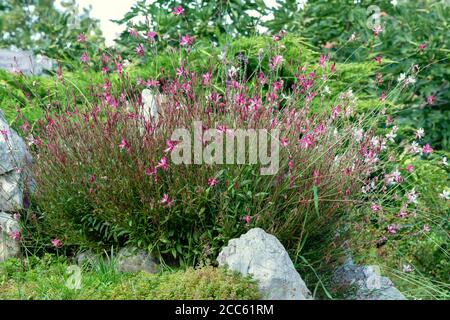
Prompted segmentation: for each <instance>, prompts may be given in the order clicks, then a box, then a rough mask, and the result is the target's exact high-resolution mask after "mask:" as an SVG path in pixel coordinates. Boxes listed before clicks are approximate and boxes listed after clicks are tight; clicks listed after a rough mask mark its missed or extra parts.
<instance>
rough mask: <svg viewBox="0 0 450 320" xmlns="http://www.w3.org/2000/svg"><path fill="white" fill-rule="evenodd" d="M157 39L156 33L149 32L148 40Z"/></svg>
mask: <svg viewBox="0 0 450 320" xmlns="http://www.w3.org/2000/svg"><path fill="white" fill-rule="evenodd" d="M155 37H156V32H155V31H149V32H147V39H148V40H149V41H153V40H155Z"/></svg>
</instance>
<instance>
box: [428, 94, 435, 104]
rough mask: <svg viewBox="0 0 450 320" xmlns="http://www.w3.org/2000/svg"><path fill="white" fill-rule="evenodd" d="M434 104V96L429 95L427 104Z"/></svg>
mask: <svg viewBox="0 0 450 320" xmlns="http://www.w3.org/2000/svg"><path fill="white" fill-rule="evenodd" d="M435 102H436V96H434V95H431V96H428V97H427V103H428V104H434V103H435Z"/></svg>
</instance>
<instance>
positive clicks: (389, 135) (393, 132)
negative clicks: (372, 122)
mask: <svg viewBox="0 0 450 320" xmlns="http://www.w3.org/2000/svg"><path fill="white" fill-rule="evenodd" d="M397 130H398V127H397V126H394V127H393V128H392V131H391V132H389V133H388V134H386V139H388V140H389V141H391V142H395V140H394V139H395V137H396V136H397V134H396V132H397Z"/></svg>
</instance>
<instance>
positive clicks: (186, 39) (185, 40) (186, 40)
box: [180, 35, 193, 47]
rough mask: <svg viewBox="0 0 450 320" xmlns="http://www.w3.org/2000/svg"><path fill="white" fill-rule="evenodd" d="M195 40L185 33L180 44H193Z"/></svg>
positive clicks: (184, 45)
mask: <svg viewBox="0 0 450 320" xmlns="http://www.w3.org/2000/svg"><path fill="white" fill-rule="evenodd" d="M192 42H193V40H192V38H191V37H189V35H185V36H182V37H181V40H180V46H183V47H186V46H187V47H189V46H190V45H191V44H192Z"/></svg>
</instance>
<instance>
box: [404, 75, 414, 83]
mask: <svg viewBox="0 0 450 320" xmlns="http://www.w3.org/2000/svg"><path fill="white" fill-rule="evenodd" d="M414 83H416V78H414V77H413V76H409V77H408V78H406V81H405V84H406V85H408V84H414Z"/></svg>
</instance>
